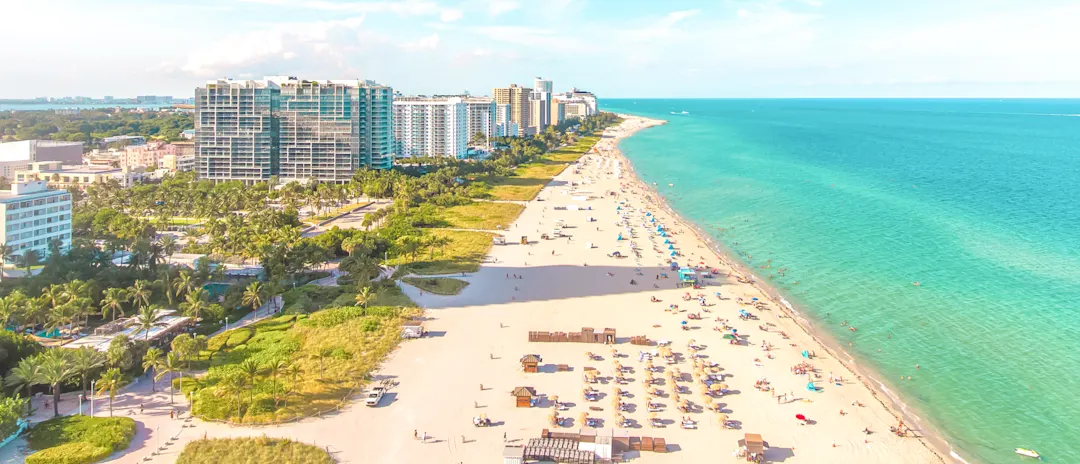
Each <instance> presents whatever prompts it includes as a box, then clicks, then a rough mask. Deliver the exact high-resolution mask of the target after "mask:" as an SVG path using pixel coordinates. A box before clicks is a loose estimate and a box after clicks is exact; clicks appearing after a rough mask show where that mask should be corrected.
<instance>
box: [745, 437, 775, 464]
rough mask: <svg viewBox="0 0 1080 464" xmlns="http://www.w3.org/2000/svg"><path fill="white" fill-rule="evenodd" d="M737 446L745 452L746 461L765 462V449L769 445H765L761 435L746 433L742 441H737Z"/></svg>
mask: <svg viewBox="0 0 1080 464" xmlns="http://www.w3.org/2000/svg"><path fill="white" fill-rule="evenodd" d="M739 446H741V447H742V448H743V449H744V450H746V460H747V461H753V462H762V461H764V460H765V448H767V447H768V446H769V444H768V443H765V440H764V439H762V438H761V434H759V433H748V434H746V435H745V437H744V438H743V439H742V440H739Z"/></svg>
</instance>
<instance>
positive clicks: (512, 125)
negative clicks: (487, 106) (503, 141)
mask: <svg viewBox="0 0 1080 464" xmlns="http://www.w3.org/2000/svg"><path fill="white" fill-rule="evenodd" d="M495 136H496V137H517V136H518V123H516V122H513V121H511V120H510V105H509V104H506V105H499V104H496V105H495Z"/></svg>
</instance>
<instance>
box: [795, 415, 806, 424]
mask: <svg viewBox="0 0 1080 464" xmlns="http://www.w3.org/2000/svg"><path fill="white" fill-rule="evenodd" d="M795 418H796V419H798V420H801V421H803V422H805V421H806V416H804V415H802V414H796V415H795Z"/></svg>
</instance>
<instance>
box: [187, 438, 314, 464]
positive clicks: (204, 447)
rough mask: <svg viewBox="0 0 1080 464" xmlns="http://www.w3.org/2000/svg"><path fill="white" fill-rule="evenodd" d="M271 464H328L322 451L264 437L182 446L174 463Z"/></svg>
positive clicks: (198, 441) (196, 441)
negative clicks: (253, 463) (259, 463)
mask: <svg viewBox="0 0 1080 464" xmlns="http://www.w3.org/2000/svg"><path fill="white" fill-rule="evenodd" d="M241 462H274V463H282V464H330V463H332V462H334V460H333V459H332V458H331V457H330V455H329V454H327V453H326V450H324V449H322V448H319V447H317V446H312V445H308V444H306V443H300V442H296V441H292V440H288V439H276V438H267V437H253V438H213V439H209V440H195V441H192V442H190V443H188V444H187V446H184V450H183V451H182V452H180V456H179V457H177V458H176V463H177V464H230V463H241Z"/></svg>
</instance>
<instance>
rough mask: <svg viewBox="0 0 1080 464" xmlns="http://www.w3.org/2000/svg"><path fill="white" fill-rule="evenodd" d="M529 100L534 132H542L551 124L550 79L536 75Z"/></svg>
mask: <svg viewBox="0 0 1080 464" xmlns="http://www.w3.org/2000/svg"><path fill="white" fill-rule="evenodd" d="M529 100H530V112H531V113H532V114H531V118H530V119H531V123H532V124H531V125H532V126H533V127H535V128H536V129H535V132H542V131H543V130H544V129H546V128H547V126H550V125H551V81H550V80H544V79H542V78H539V77H537V78H536V80H535V81H534V82H533V91H532V95H530V96H529Z"/></svg>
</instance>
